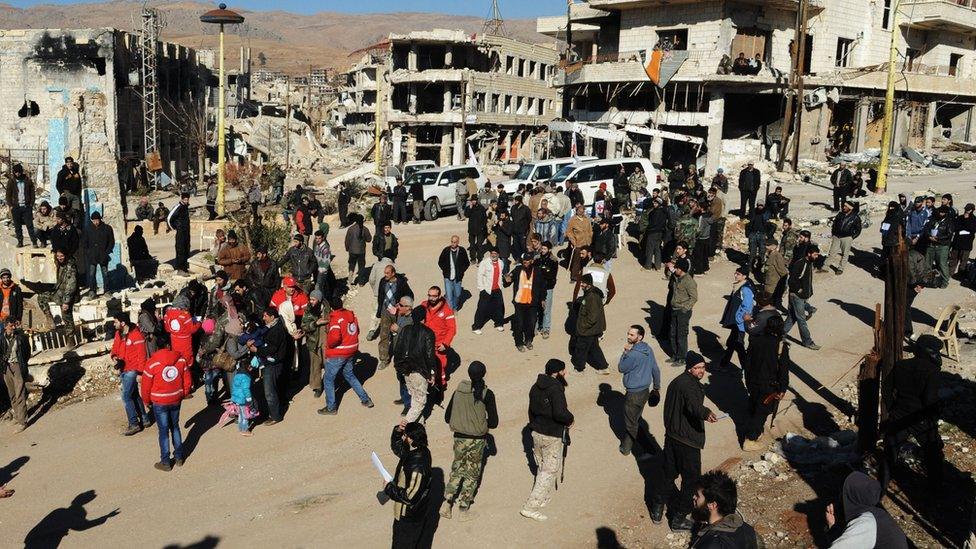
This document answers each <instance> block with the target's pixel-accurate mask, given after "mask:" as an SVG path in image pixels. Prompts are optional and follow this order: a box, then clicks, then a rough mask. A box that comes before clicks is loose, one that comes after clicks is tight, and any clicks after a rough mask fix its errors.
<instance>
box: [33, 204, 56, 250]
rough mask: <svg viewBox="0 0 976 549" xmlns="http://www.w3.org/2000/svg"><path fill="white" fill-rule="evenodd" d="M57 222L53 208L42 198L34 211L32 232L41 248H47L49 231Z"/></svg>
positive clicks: (49, 236) (49, 238)
mask: <svg viewBox="0 0 976 549" xmlns="http://www.w3.org/2000/svg"><path fill="white" fill-rule="evenodd" d="M57 224H58V218H57V216H55V215H54V209H53V208H51V204H50V203H48V201H47V200H42V201H41V205H40V206H38V207H37V211H36V212H34V234H36V235H37V240H38V242H40V244H41V247H42V248H47V243H48V241H50V240H51V232H52V231H53V230H54V227H55V225H57Z"/></svg>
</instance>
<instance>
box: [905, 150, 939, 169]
mask: <svg viewBox="0 0 976 549" xmlns="http://www.w3.org/2000/svg"><path fill="white" fill-rule="evenodd" d="M901 154H902V156H904V157H905V158H907V159H909V160H911V161H912V162H914V163H916V164H918V165H919V166H925V167H926V168H927V167H929V166H930V165H931V164H932V159H931V158H928V157H926V156H925V155H924V154H922V153H920V152H918V151H916V150H915V149H913V148H911V147H909V146H904V147H902V148H901Z"/></svg>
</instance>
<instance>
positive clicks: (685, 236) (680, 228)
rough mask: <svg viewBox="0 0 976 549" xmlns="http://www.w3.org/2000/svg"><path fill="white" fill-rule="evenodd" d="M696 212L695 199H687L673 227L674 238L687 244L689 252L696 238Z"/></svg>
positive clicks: (692, 248)
mask: <svg viewBox="0 0 976 549" xmlns="http://www.w3.org/2000/svg"><path fill="white" fill-rule="evenodd" d="M697 212H698V202H697V201H695V200H690V201H688V205H686V206H683V207H682V212H681V217H679V218H678V223H677V224H676V225H675V228H674V236H675V240H677V241H678V242H684V243H686V244H688V253H689V254H691V253H692V251H693V250H694V248H695V243H696V241H697V240H698V230H699V229H698V218H696V217H695V214H696V213H697Z"/></svg>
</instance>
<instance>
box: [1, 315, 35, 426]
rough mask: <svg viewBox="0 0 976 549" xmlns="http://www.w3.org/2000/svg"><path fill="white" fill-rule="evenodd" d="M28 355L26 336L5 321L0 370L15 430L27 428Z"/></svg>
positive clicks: (16, 327)
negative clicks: (14, 422) (26, 381)
mask: <svg viewBox="0 0 976 549" xmlns="http://www.w3.org/2000/svg"><path fill="white" fill-rule="evenodd" d="M28 357H30V345H29V343H28V342H27V336H26V335H24V332H22V331H21V330H20V328H19V327H18V323H16V322H6V323H4V325H3V329H2V330H0V372H2V374H3V383H4V385H5V386H6V387H7V397H8V398H9V400H10V410H11V412H12V413H13V416H14V421H16V422H17V425H18V427H17V430H18V431H23V430H24V429H26V428H27V386H26V385H25V383H24V382H25V377H26V373H27V359H28Z"/></svg>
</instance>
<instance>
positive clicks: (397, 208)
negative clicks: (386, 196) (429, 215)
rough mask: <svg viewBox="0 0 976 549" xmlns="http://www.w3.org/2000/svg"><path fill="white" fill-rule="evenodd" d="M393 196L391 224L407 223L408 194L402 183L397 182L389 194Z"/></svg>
mask: <svg viewBox="0 0 976 549" xmlns="http://www.w3.org/2000/svg"><path fill="white" fill-rule="evenodd" d="M390 194H392V195H393V222H394V223H397V224H400V223H406V222H407V198H408V197H409V196H410V193H408V192H407V187H406V186H405V185H404V184H403V181H397V182H396V185H395V186H394V187H393V191H392V192H391V193H390Z"/></svg>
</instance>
